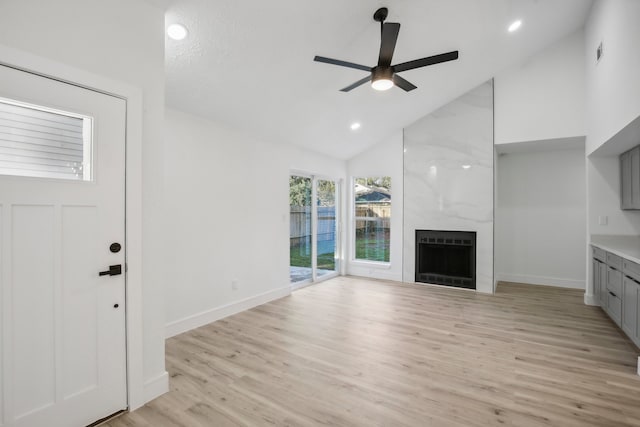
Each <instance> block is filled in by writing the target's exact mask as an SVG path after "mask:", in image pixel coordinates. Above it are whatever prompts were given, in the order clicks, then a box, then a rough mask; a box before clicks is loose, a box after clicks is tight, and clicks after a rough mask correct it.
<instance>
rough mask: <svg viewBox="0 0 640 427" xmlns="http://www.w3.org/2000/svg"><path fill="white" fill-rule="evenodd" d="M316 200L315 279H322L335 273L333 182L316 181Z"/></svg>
mask: <svg viewBox="0 0 640 427" xmlns="http://www.w3.org/2000/svg"><path fill="white" fill-rule="evenodd" d="M316 198H317V203H316V209H317V219H318V220H317V222H316V224H317V227H316V235H317V245H316V247H317V251H316V254H317V255H316V277H322V276H326V275H329V274H332V273H335V272H336V271H337V269H336V265H337V262H336V259H337V243H338V242H337V240H336V229H337V228H336V183H335V181H329V180H324V179H318V180H316Z"/></svg>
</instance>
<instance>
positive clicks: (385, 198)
mask: <svg viewBox="0 0 640 427" xmlns="http://www.w3.org/2000/svg"><path fill="white" fill-rule="evenodd" d="M353 196H354V207H355V212H354V216H353V217H354V227H353V228H354V230H355V236H354V248H355V250H354V258H355V259H356V260H362V261H374V262H389V255H390V238H391V178H390V177H388V176H381V177H368V178H355V179H354V188H353Z"/></svg>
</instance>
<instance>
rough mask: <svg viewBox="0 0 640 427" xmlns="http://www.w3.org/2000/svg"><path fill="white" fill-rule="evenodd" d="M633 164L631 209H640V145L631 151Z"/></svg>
mask: <svg viewBox="0 0 640 427" xmlns="http://www.w3.org/2000/svg"><path fill="white" fill-rule="evenodd" d="M629 155H630V160H629V163H630V164H631V209H640V146H638V147H636V148H634V149H633V150H631V151H629Z"/></svg>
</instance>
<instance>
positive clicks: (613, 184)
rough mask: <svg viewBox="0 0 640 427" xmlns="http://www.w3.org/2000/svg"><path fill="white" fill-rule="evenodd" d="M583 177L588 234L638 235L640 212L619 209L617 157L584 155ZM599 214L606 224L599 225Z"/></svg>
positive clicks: (639, 231) (618, 163)
mask: <svg viewBox="0 0 640 427" xmlns="http://www.w3.org/2000/svg"><path fill="white" fill-rule="evenodd" d="M639 142H640V141H639ZM587 180H588V183H589V195H588V212H589V220H588V221H589V222H588V226H589V234H623V235H629V234H631V235H637V234H640V212H638V211H623V210H622V209H620V159H619V158H618V156H607V157H596V156H591V157H588V158H587ZM601 216H604V217H606V220H607V221H606V222H607V223H606V225H600V223H599V219H600V217H601Z"/></svg>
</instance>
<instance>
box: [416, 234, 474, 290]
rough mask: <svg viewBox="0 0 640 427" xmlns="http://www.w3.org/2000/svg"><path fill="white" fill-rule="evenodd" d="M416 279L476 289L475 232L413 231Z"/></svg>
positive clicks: (417, 280) (423, 281)
mask: <svg viewBox="0 0 640 427" xmlns="http://www.w3.org/2000/svg"><path fill="white" fill-rule="evenodd" d="M416 282H422V283H433V284H437V285H446V286H456V287H459V288H468V289H475V288H476V232H475V231H441V230H416Z"/></svg>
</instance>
